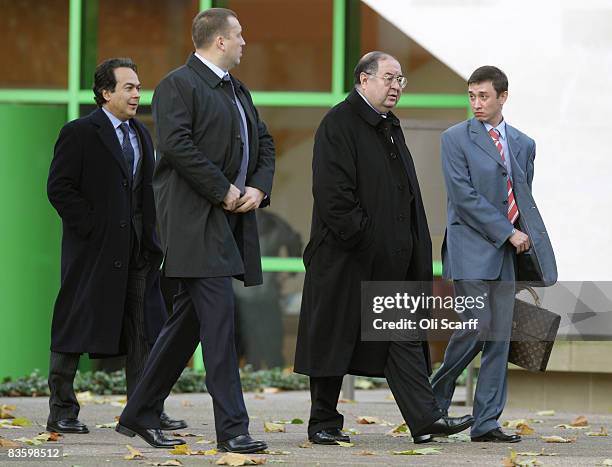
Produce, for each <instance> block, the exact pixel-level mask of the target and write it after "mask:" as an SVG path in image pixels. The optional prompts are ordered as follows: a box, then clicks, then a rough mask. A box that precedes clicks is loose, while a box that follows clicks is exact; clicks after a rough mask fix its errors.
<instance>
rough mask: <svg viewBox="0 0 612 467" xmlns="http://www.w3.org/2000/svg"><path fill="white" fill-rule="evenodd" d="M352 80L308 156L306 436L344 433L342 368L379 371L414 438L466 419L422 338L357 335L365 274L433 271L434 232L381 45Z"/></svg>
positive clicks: (377, 277)
mask: <svg viewBox="0 0 612 467" xmlns="http://www.w3.org/2000/svg"><path fill="white" fill-rule="evenodd" d="M354 75H355V89H354V90H353V91H352V92H351V93H350V94H349V96H348V97H347V98H346V100H345V101H344V102H341V103H340V104H338V105H336V106H335V107H334V108H333V109H331V110H330V111H329V112H328V113H327V115H326V116H325V117H324V118H323V121H322V122H321V125H320V126H319V129H318V130H317V133H316V136H315V144H314V153H313V161H312V170H313V197H314V207H313V216H312V227H311V234H310V242H309V243H308V245H307V247H306V250H305V251H304V264H305V266H306V278H305V282H304V291H303V297H302V309H301V313H300V323H299V329H298V338H297V349H296V356H295V371H296V372H298V373H303V374H306V375H309V376H310V393H311V401H312V406H311V412H310V421H309V425H308V437H309V438H310V440H311V441H313V442H315V443H318V444H336V442H337V441H345V442H347V441H349V438H348V436H346V435H344V434H343V433H342V432H341V431H340V430H341V428H342V426H343V417H342V415H341V414H340V413H338V411H337V409H336V405H337V402H338V396H339V394H340V388H341V385H342V377H343V376H344V375H345V374H356V375H366V376H384V377H386V378H387V381H388V383H389V387H390V388H391V391H392V392H393V395H394V396H395V400H396V401H397V404H398V406H399V408H400V411H401V413H402V416H403V417H404V420H405V421H406V423H407V425H408V427H409V428H410V432H411V433H412V436H413V439H414V441H415V442H416V443H424V442H427V441H430V440H431V439H432V437H433V436H436V435H446V434H451V433H457V432H459V431H462V430H464V429H465V428H468V427H469V426H470V425H471V423H472V422H473V419H472V418H471V417H470V416H465V417H459V418H449V417H446V416H444V415H443V413H442V411H441V410H440V409H439V408H438V406H437V404H436V401H435V399H434V397H433V394H432V390H431V386H430V384H429V380H428V374H429V373H430V363H429V349H428V346H427V343H426V342H421V341H412V342H362V341H361V340H360V329H361V324H360V323H361V320H360V295H361V291H360V290H361V289H360V287H361V281H424V282H425V283H427V282H429V283H431V280H432V258H431V240H430V236H429V229H428V227H427V219H426V218H425V210H424V208H423V202H422V200H421V194H420V190H419V184H418V182H417V177H416V172H415V169H414V163H413V161H412V157H411V155H410V152H409V151H408V148H407V146H406V143H405V141H404V135H403V133H402V130H401V127H400V124H399V120H398V119H397V117H396V116H395V115H393V113H392V112H391V109H392V108H393V107H395V105H396V104H397V102H398V100H399V98H400V96H401V92H402V89H403V88H404V86H405V85H406V78H405V77H403V76H402V69H401V67H400V64H399V63H398V61H397V60H396V59H395V58H393V57H391V56H390V55H388V54H385V53H383V52H370V53H368V54H366V55H365V56H364V57H363V58H362V59H361V60H360V61H359V63H358V64H357V67H356V68H355V73H354Z"/></svg>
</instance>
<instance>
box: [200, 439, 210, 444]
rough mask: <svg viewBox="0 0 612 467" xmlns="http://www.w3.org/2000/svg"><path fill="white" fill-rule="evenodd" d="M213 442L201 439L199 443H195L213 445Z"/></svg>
mask: <svg viewBox="0 0 612 467" xmlns="http://www.w3.org/2000/svg"><path fill="white" fill-rule="evenodd" d="M213 443H214V441H211V440H210V439H201V440H199V441H196V444H213Z"/></svg>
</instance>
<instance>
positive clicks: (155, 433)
mask: <svg viewBox="0 0 612 467" xmlns="http://www.w3.org/2000/svg"><path fill="white" fill-rule="evenodd" d="M115 431H116V432H117V433H121V434H122V435H125V436H129V437H131V438H133V437H134V436H136V435H138V436H140V437H141V438H142V439H144V440H145V441H146V442H147V443H149V444H150V445H151V446H153V447H154V448H172V447H174V446H178V445H179V444H185V441H183V440H182V439H173V438H166V437H165V436H164V434H163V433H162V431H161V430H160V429H159V428H135V427H129V428H128V427H127V426H125V425H122V424H121V422H119V423H117V426H116V427H115Z"/></svg>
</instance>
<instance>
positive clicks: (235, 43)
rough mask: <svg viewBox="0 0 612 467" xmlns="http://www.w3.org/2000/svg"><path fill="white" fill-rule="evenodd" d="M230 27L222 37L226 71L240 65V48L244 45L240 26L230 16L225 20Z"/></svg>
mask: <svg viewBox="0 0 612 467" xmlns="http://www.w3.org/2000/svg"><path fill="white" fill-rule="evenodd" d="M227 21H228V23H229V25H230V27H229V29H228V32H227V35H226V36H224V37H223V44H224V45H225V57H224V58H225V59H226V60H225V61H226V63H227V69H228V70H231V69H232V68H234V67H235V66H237V65H238V64H239V63H240V58H241V57H242V47H244V46H245V45H246V42H245V41H244V39H243V38H242V26H240V23H239V22H238V20H237V19H236V18H234V17H233V16H230V17H229V18H228V19H227Z"/></svg>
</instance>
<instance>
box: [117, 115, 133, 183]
mask: <svg viewBox="0 0 612 467" xmlns="http://www.w3.org/2000/svg"><path fill="white" fill-rule="evenodd" d="M119 128H120V129H121V132H122V133H123V143H121V152H123V157H125V161H126V162H127V165H128V168H129V173H130V178H131V177H132V175H133V173H134V147H133V146H132V143H131V141H130V127H129V125H128V124H127V123H126V122H123V123H122V124H121V125H119Z"/></svg>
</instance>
